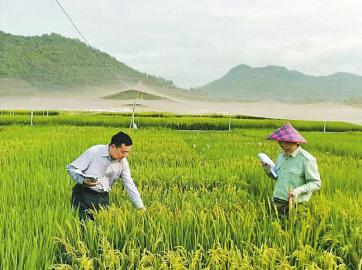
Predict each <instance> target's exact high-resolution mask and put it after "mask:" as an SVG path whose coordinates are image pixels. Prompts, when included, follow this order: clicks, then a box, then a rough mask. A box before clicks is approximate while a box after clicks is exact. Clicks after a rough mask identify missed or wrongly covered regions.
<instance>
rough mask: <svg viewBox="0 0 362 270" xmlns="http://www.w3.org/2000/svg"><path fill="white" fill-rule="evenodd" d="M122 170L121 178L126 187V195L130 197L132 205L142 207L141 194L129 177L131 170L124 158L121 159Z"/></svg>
mask: <svg viewBox="0 0 362 270" xmlns="http://www.w3.org/2000/svg"><path fill="white" fill-rule="evenodd" d="M123 164H124V165H123V170H122V173H121V179H122V182H123V186H124V188H125V189H126V191H127V193H128V196H129V197H130V199H131V201H132V203H133V205H134V206H135V207H136V208H137V209H140V208H144V205H143V202H142V199H141V195H140V193H139V191H138V189H137V187H136V185H135V183H134V182H133V179H132V177H131V171H130V169H129V165H128V161H127V160H126V159H124V160H123Z"/></svg>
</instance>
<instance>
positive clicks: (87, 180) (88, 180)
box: [83, 178, 97, 187]
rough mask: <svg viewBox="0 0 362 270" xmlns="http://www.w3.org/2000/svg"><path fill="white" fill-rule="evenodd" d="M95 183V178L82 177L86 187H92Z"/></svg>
mask: <svg viewBox="0 0 362 270" xmlns="http://www.w3.org/2000/svg"><path fill="white" fill-rule="evenodd" d="M96 184H97V180H96V179H93V178H84V180H83V185H85V186H87V187H93V186H95V185H96Z"/></svg>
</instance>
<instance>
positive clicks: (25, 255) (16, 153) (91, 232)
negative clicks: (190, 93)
mask: <svg viewBox="0 0 362 270" xmlns="http://www.w3.org/2000/svg"><path fill="white" fill-rule="evenodd" d="M3 117H4V116H1V117H0V119H1V118H3ZM6 117H9V116H6ZM11 117H24V116H21V115H19V116H11ZM26 117H27V116H26ZM38 117H40V118H42V119H43V118H44V119H49V118H53V117H55V118H57V117H58V116H49V117H46V116H44V117H43V116H38ZM82 117H85V116H79V117H77V118H78V120H79V121H80V120H82ZM93 117H95V118H97V117H101V116H93ZM102 117H103V118H106V117H105V116H102ZM86 118H88V119H87V121H89V119H90V118H91V116H87V117H86ZM144 118H145V119H150V118H147V117H144ZM166 119H168V118H167V117H166ZM189 119H191V118H188V120H189ZM209 120H210V119H209ZM215 120H220V118H215ZM44 124H45V123H44ZM47 124H49V122H48V123H47ZM304 124H305V125H306V124H307V123H304ZM306 126H307V125H306ZM119 129H120V127H119V126H113V127H96V126H91V127H78V126H69V125H67V126H48V125H47V126H35V127H30V126H3V127H1V129H0V134H1V136H0V145H1V148H0V166H1V170H0V179H1V184H0V192H1V194H2V197H1V199H2V200H1V204H0V228H1V230H0V234H1V237H0V268H1V269H4V270H7V269H357V267H358V263H359V261H360V259H361V254H362V234H361V224H362V209H361V207H362V182H361V181H360V179H361V178H362V172H361V169H360V168H361V166H362V156H361V153H362V148H361V147H362V146H361V143H360V137H361V133H360V132H353V133H326V134H323V133H319V132H318V133H317V132H309V131H304V132H303V136H305V137H306V139H307V140H308V141H309V144H307V145H305V147H306V149H308V151H310V152H311V153H312V154H313V155H314V156H315V157H316V158H317V160H318V164H319V169H320V172H321V176H322V189H321V190H320V191H319V192H316V193H315V194H314V195H313V197H312V200H311V201H310V202H309V203H308V204H307V205H304V206H300V207H298V209H297V210H296V212H295V213H294V214H293V216H292V217H291V219H290V220H288V221H281V220H279V219H278V218H277V217H276V216H274V215H273V214H271V209H270V196H271V194H272V189H273V184H274V183H273V181H272V180H271V179H269V178H268V177H266V176H265V174H264V171H263V170H262V169H261V167H260V165H259V161H258V159H257V157H256V156H257V153H259V152H261V151H263V152H265V153H267V154H268V155H270V156H271V157H273V158H274V157H275V156H276V155H277V153H278V152H279V147H278V145H277V144H276V143H273V142H270V141H266V140H265V136H266V135H267V134H269V133H270V132H271V131H272V130H273V128H270V127H268V128H267V129H249V128H246V129H239V130H233V131H231V132H219V131H206V132H205V131H178V130H171V129H162V128H158V129H153V128H145V129H140V130H135V131H130V135H131V136H132V138H133V141H134V146H133V152H132V154H131V155H130V157H129V162H130V164H131V168H132V174H133V177H134V179H135V182H136V184H137V185H138V187H139V190H140V192H141V194H142V198H143V200H144V203H145V205H146V206H147V212H146V213H138V212H137V211H136V210H134V209H133V207H132V205H131V203H130V200H129V198H128V196H127V194H126V192H125V191H124V190H123V188H122V185H121V184H120V183H118V184H117V185H116V187H115V189H114V190H113V191H112V193H111V201H112V206H111V207H110V208H109V209H108V210H104V211H100V212H98V213H96V214H95V216H96V219H95V222H91V221H90V222H86V223H85V224H80V223H79V221H78V219H77V213H76V212H75V211H73V210H72V209H71V207H70V194H71V188H72V186H73V184H74V183H73V181H72V180H71V179H70V177H69V176H68V175H67V173H66V171H65V166H66V164H68V163H69V162H70V161H72V160H73V159H74V158H76V157H77V156H78V155H79V154H80V153H81V152H82V151H84V150H85V149H86V148H88V147H89V146H91V145H94V144H100V143H105V144H106V143H108V142H109V139H110V138H111V136H112V135H113V134H114V133H115V132H117V131H119Z"/></svg>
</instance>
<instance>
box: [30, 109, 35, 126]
mask: <svg viewBox="0 0 362 270" xmlns="http://www.w3.org/2000/svg"><path fill="white" fill-rule="evenodd" d="M33 116H34V112H33V111H31V113H30V125H31V126H32V125H33Z"/></svg>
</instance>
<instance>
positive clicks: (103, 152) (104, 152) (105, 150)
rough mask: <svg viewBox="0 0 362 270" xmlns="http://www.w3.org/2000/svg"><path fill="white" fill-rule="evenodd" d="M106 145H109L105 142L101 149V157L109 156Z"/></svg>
mask: <svg viewBox="0 0 362 270" xmlns="http://www.w3.org/2000/svg"><path fill="white" fill-rule="evenodd" d="M108 147H109V145H108V144H106V145H105V146H104V148H103V149H102V157H109V158H110V156H109V150H108Z"/></svg>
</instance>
